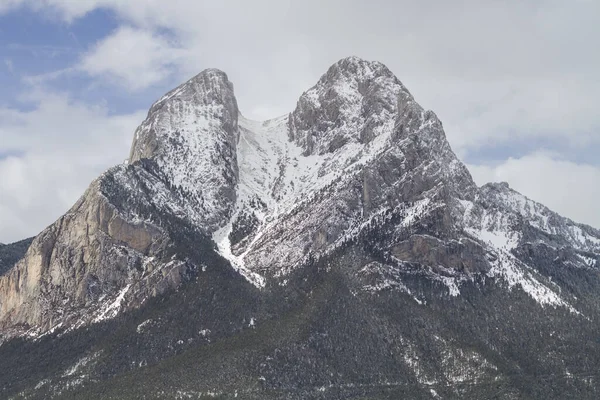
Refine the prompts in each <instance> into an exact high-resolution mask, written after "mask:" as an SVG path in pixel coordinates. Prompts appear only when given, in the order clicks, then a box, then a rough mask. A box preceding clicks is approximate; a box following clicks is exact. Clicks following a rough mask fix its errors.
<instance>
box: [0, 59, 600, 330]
mask: <svg viewBox="0 0 600 400" xmlns="http://www.w3.org/2000/svg"><path fill="white" fill-rule="evenodd" d="M207 237H210V238H212V239H213V241H214V243H215V244H216V248H217V250H218V252H219V253H220V254H221V255H222V256H223V257H225V258H226V259H227V260H229V261H230V263H231V266H232V267H233V269H235V270H236V271H237V272H239V273H240V274H241V275H242V276H243V277H244V278H246V279H247V280H248V281H249V282H251V283H252V284H253V285H255V286H256V287H258V288H267V287H268V286H269V285H268V284H269V283H274V284H283V282H285V281H286V279H287V277H288V276H289V274H290V273H291V272H294V271H296V270H298V269H300V268H302V267H304V266H306V265H307V264H308V263H309V262H310V261H311V260H318V259H320V258H323V257H326V256H328V255H330V254H332V253H333V252H335V251H337V250H339V249H340V248H343V247H344V246H349V243H355V242H357V241H359V240H363V239H362V238H364V237H368V238H369V239H368V243H367V244H368V246H369V247H370V248H371V251H373V252H376V253H377V257H379V258H380V259H381V260H391V261H389V262H390V263H389V264H384V263H380V264H377V263H375V264H370V265H371V267H370V268H368V269H367V270H368V271H369V274H370V275H373V276H376V275H377V274H378V273H379V275H380V276H381V277H384V278H385V282H384V284H379V283H377V284H364V285H363V287H368V288H370V289H369V290H370V291H375V292H376V291H377V290H375V289H376V288H407V285H405V283H404V282H402V279H403V278H402V276H403V275H402V274H403V268H406V266H407V265H410V266H411V268H412V267H414V266H415V265H417V266H418V267H419V268H420V269H421V270H422V271H426V272H427V273H426V274H424V276H425V279H430V280H432V281H436V282H442V283H443V284H444V285H445V286H446V287H447V289H448V293H449V294H450V295H452V296H458V295H460V294H461V285H462V284H463V283H464V282H474V281H475V278H476V277H477V276H482V275H483V276H487V277H488V278H492V279H494V280H498V282H500V281H503V282H504V283H506V284H507V286H508V287H509V288H514V287H517V288H521V289H522V290H523V291H524V292H525V293H527V294H528V295H529V296H531V297H532V298H534V299H535V300H536V301H537V302H538V303H540V304H542V305H551V306H561V307H567V308H569V309H570V310H574V309H573V308H572V306H571V305H570V301H571V299H570V298H567V297H565V296H563V295H562V294H561V290H560V287H555V286H554V285H553V284H552V282H550V280H549V279H546V277H544V276H543V274H542V273H541V272H540V271H539V268H537V265H536V261H535V260H534V261H531V260H527V259H526V258H527V257H530V258H531V257H533V256H530V255H527V254H525V255H523V254H522V253H523V249H524V248H525V246H527V245H529V244H532V243H533V244H543V245H545V246H547V247H548V248H550V249H553V251H555V250H556V251H559V250H560V249H564V248H566V249H569V250H573V251H574V252H575V256H569V255H568V256H565V257H567V258H568V259H567V261H565V262H564V265H571V264H572V265H575V266H586V267H591V266H594V267H596V266H597V265H598V263H597V262H595V260H597V259H598V258H599V257H600V233H599V232H598V231H597V230H595V229H593V228H591V227H588V226H585V225H581V224H575V223H573V222H572V221H570V220H567V219H565V218H562V217H560V216H559V215H557V214H555V213H553V212H552V211H550V210H548V209H547V208H546V207H544V206H542V205H540V204H538V203H535V202H533V201H531V200H529V199H527V198H525V197H524V196H522V195H520V194H519V193H517V192H514V191H512V190H510V189H509V188H508V187H506V186H505V185H502V184H489V185H485V186H483V187H481V188H478V187H477V186H476V185H475V183H474V182H473V180H472V178H471V175H470V174H469V172H468V170H467V169H466V167H465V166H464V164H463V163H462V162H460V160H459V159H458V158H457V157H456V155H455V154H454V153H453V152H452V149H451V148H450V145H449V143H448V141H447V140H446V136H445V133H444V130H443V126H442V123H441V121H440V120H439V119H438V118H437V116H436V115H435V113H433V112H432V111H427V110H425V109H423V108H422V107H421V106H420V105H419V104H418V103H417V102H416V101H415V99H414V98H413V96H412V95H411V94H410V93H409V92H408V90H407V89H406V88H405V87H404V86H403V85H402V83H401V82H400V81H399V80H398V78H396V77H395V76H394V75H393V74H392V73H391V72H390V71H389V70H388V69H387V68H386V67H385V66H384V65H383V64H381V63H377V62H368V61H365V60H362V59H359V58H357V57H349V58H346V59H343V60H340V61H339V62H337V63H335V64H334V65H332V66H331V67H330V68H329V70H328V71H327V72H326V73H325V74H324V75H323V76H322V77H321V78H320V79H319V81H318V82H317V84H316V85H315V86H314V87H312V88H310V89H309V90H308V91H306V92H305V93H304V94H303V95H302V96H301V97H300V99H299V100H298V103H297V106H296V108H295V109H294V110H293V111H292V112H291V113H290V114H288V115H284V116H282V117H279V118H276V119H273V120H269V121H264V122H259V121H251V120H248V119H246V118H244V117H243V116H242V115H241V114H240V112H239V110H238V107H237V102H236V99H235V96H234V93H233V85H232V84H231V82H229V80H228V78H227V75H226V74H225V73H223V72H221V71H218V70H214V69H209V70H205V71H203V72H202V73H200V74H198V75H197V76H195V77H193V78H192V79H190V80H189V81H188V82H186V83H184V84H183V85H181V86H179V87H178V88H176V89H175V90H173V91H171V92H169V93H168V94H167V95H165V96H163V97H162V98H161V99H159V100H158V101H157V102H156V103H154V105H153V106H152V107H151V109H150V111H149V113H148V116H147V118H146V120H145V121H143V122H142V124H141V125H140V127H139V128H138V129H137V130H136V132H135V136H134V141H133V144H132V149H131V155H130V159H129V163H128V164H124V165H119V166H116V167H114V168H111V169H110V170H109V171H107V172H106V173H105V174H103V175H102V176H101V177H100V178H99V179H97V180H96V181H94V182H93V183H92V185H91V186H90V188H89V189H88V191H87V192H86V194H85V195H84V196H83V197H82V199H81V200H80V201H79V202H78V203H77V204H76V205H75V206H74V207H73V208H72V210H70V211H69V213H67V214H66V215H65V216H64V217H62V218H61V219H60V220H59V221H57V222H56V223H55V224H54V225H52V226H51V227H49V228H48V229H47V230H45V231H44V232H42V234H40V235H39V236H38V237H37V238H36V239H35V240H34V243H33V245H32V247H31V248H30V250H29V251H28V254H27V255H26V256H25V258H24V259H23V260H22V261H21V262H19V263H18V264H17V266H16V267H15V268H14V269H13V270H12V271H9V272H8V273H7V275H6V276H2V277H0V327H2V326H15V325H16V324H21V323H23V324H28V326H30V327H32V328H31V329H34V330H35V332H38V328H39V330H40V331H44V330H49V329H52V327H53V326H57V324H58V323H59V322H57V321H61V322H62V321H68V322H69V323H71V324H72V325H73V324H75V326H81V325H84V324H87V323H90V322H92V321H93V320H94V319H97V320H101V319H103V318H112V317H114V316H115V315H117V314H119V313H120V312H123V311H125V310H127V309H129V308H132V307H135V306H138V305H139V304H142V303H143V302H144V301H146V300H147V299H148V298H149V297H151V296H155V295H160V294H162V293H164V292H165V291H166V290H167V289H169V288H176V287H178V285H181V284H182V282H183V281H185V279H187V278H188V277H189V276H191V275H193V274H194V273H196V272H195V271H198V270H203V269H204V268H206V265H204V264H203V261H202V260H200V261H198V260H196V262H191V261H190V260H189V259H190V256H189V255H185V254H184V253H193V252H194V251H195V250H196V248H197V247H199V243H204V240H205V239H206V238H207ZM204 244H206V243H204ZM173 249H178V250H177V252H175V253H173V252H174V250H173ZM203 249H204V248H203ZM205 250H206V249H205ZM210 251H212V249H211V250H210ZM208 252H209V250H206V251H205V253H203V254H205V255H206V253H208ZM536 252H538V253H539V250H537V249H533V250H531V251H530V252H529V253H531V254H534V256H535V254H537V253H536ZM180 253H181V254H180ZM194 254H196V253H194ZM196 255H197V254H196ZM554 258H557V259H559V260H560V259H561V258H560V257H558V256H554ZM378 262H379V261H378ZM561 262H562V261H561ZM568 263H571V264H568ZM377 265H380V266H381V268H380V270H379V271H378V270H377V268H379V267H377ZM353 267H354V266H353ZM356 267H357V271H367V270H364V267H365V266H364V265H361V266H356ZM390 271H395V273H391V272H390ZM369 274H367V275H369ZM359 275H360V274H359ZM363 275H364V274H363ZM24 277H25V278H24ZM394 279H395V280H396V281H395V283H394V282H393V280H394ZM407 290H408V289H407ZM409 292H410V293H411V295H412V296H414V297H415V298H416V299H418V298H419V293H416V292H414V291H409ZM64 304H72V305H73V306H72V307H70V308H69V307H64V306H63V305H64ZM67 325H68V324H66V323H65V324H64V325H63V326H64V327H67Z"/></svg>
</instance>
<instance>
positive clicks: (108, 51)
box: [78, 26, 186, 90]
mask: <svg viewBox="0 0 600 400" xmlns="http://www.w3.org/2000/svg"><path fill="white" fill-rule="evenodd" d="M185 54H186V51H185V50H183V49H181V48H179V47H177V44H175V43H173V42H172V41H170V40H168V39H167V38H165V37H163V36H160V35H157V34H154V33H152V32H150V31H147V30H141V29H136V28H132V27H127V26H126V27H121V28H119V29H118V30H117V31H115V32H113V33H112V34H111V35H110V36H108V37H106V38H104V39H102V40H101V41H100V42H99V43H97V44H96V45H95V46H94V47H93V48H92V49H91V50H90V51H89V52H88V53H86V54H85V55H84V56H83V58H82V60H81V62H80V64H79V67H78V69H80V70H83V71H85V72H86V73H88V74H89V75H91V76H96V77H98V76H100V77H107V78H108V79H111V80H113V81H115V82H116V83H117V84H119V85H124V86H126V87H127V88H129V89H131V90H139V89H144V88H147V87H148V86H151V85H154V84H157V83H159V82H161V81H163V80H164V79H166V78H167V77H169V75H170V74H171V73H172V69H173V67H174V66H176V65H177V64H178V63H179V62H181V60H182V59H184V58H185Z"/></svg>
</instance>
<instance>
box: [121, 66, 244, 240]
mask: <svg viewBox="0 0 600 400" xmlns="http://www.w3.org/2000/svg"><path fill="white" fill-rule="evenodd" d="M237 118H238V107H237V102H236V99H235V96H234V94H233V85H232V84H231V82H229V80H228V79H227V75H226V74H225V73H223V72H221V71H219V70H216V69H208V70H205V71H203V72H202V73H200V74H198V75H197V76H195V77H194V78H192V79H190V80H189V81H188V82H186V83H184V84H183V85H181V86H179V87H178V88H176V89H175V90H173V91H171V92H169V93H168V94H167V95H165V96H163V97H162V98H161V99H160V100H159V101H157V102H156V103H154V104H153V105H152V107H151V108H150V111H149V112H148V117H147V118H146V120H145V121H144V122H142V124H141V125H140V127H139V128H138V129H137V130H136V132H135V136H134V141H133V145H132V148H131V154H130V160H129V161H130V162H131V163H133V162H135V161H137V160H140V159H143V158H147V159H152V160H154V161H155V162H156V163H157V164H158V166H159V168H160V170H161V172H162V174H163V176H164V177H165V178H166V180H167V181H168V182H169V184H170V186H172V187H173V188H174V189H176V190H178V191H181V192H182V196H181V197H182V198H183V199H185V200H186V202H188V203H189V204H191V205H192V207H191V209H192V211H193V212H192V213H191V214H190V215H189V217H190V218H191V219H192V220H193V221H194V223H196V224H197V225H202V226H204V227H205V228H208V229H212V228H214V227H216V226H218V225H219V224H220V223H221V221H222V220H223V219H224V218H225V217H227V216H229V215H230V213H231V208H232V206H233V203H234V202H235V197H236V194H235V186H236V183H237V177H238V163H237V160H236V143H237V139H238V137H237V136H238V127H237Z"/></svg>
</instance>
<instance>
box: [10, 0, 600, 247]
mask: <svg viewBox="0 0 600 400" xmlns="http://www.w3.org/2000/svg"><path fill="white" fill-rule="evenodd" d="M599 43H600V2H599V1H597V0H570V1H564V0H521V1H502V2H501V1H492V0H490V1H486V0H457V1H452V2H449V1H445V0H438V1H433V0H432V1H427V2H425V1H411V0H403V1H399V0H372V1H365V0H361V1H359V0H297V1H291V0H276V1H275V0H273V1H265V0H254V1H247V0H236V1H233V0H219V1H202V0H169V1H164V0H127V1H124V0H123V1H119V0H78V1H75V0H0V242H4V243H8V242H12V241H16V240H19V239H22V238H25V237H29V236H33V235H35V234H37V233H39V232H40V231H41V230H42V229H44V228H45V227H46V226H47V225H49V224H51V223H52V222H53V221H55V220H56V219H57V218H58V217H60V215H62V214H64V213H65V212H66V211H67V210H68V209H69V208H70V207H71V206H72V205H73V204H74V203H75V201H76V200H77V199H78V198H79V197H80V196H81V195H82V194H83V193H84V191H85V189H86V188H87V187H88V185H89V184H90V182H91V181H92V180H93V179H95V178H96V177H97V176H99V175H100V174H101V173H102V171H104V170H106V169H107V168H109V167H111V166H113V165H115V164H118V163H121V162H123V161H124V160H125V159H126V158H127V156H128V153H129V147H130V145H131V141H132V138H133V132H134V130H135V128H136V127H137V125H139V123H140V122H141V121H142V120H143V119H144V117H145V115H146V113H147V110H148V108H149V106H150V105H151V104H152V103H153V101H155V100H156V99H158V98H159V97H161V96H162V95H163V94H164V93H166V92H167V91H168V90H170V89H172V88H173V87H175V86H177V85H178V84H180V83H182V82H184V81H185V80H186V79H188V78H190V77H192V76H194V75H195V74H197V73H199V72H200V71H202V70H203V69H205V68H219V69H221V70H223V71H225V72H226V73H227V74H228V76H229V79H230V80H231V81H232V82H233V83H234V85H235V93H236V97H237V99H238V104H239V106H240V109H241V112H242V113H243V114H244V115H245V116H246V117H249V118H252V119H258V120H262V119H267V118H271V117H276V116H279V115H282V114H285V113H286V112H289V111H291V110H293V108H294V107H295V104H296V101H297V99H298V98H299V97H300V95H301V94H302V93H303V92H304V91H305V90H307V89H308V88H310V87H311V86H312V85H314V84H315V83H316V81H317V80H318V78H319V77H320V75H322V74H323V73H324V72H325V71H326V70H327V68H328V67H329V66H330V65H331V64H333V63H334V62H336V61H337V60H339V59H341V58H343V57H347V56H350V55H356V56H359V57H362V58H365V59H368V60H376V61H381V62H383V63H384V64H386V65H387V66H388V67H389V68H390V70H392V72H394V73H395V74H396V75H397V76H398V78H399V79H400V80H401V81H402V82H403V83H404V85H405V86H406V87H407V88H408V89H409V90H410V91H411V93H412V94H413V95H414V97H415V99H416V100H417V101H418V102H419V103H420V104H421V105H422V106H423V107H424V108H426V109H431V110H434V111H435V113H436V114H437V115H438V117H439V118H440V119H441V120H442V122H443V124H444V128H445V132H446V135H447V137H448V140H449V141H450V144H451V145H452V148H453V149H454V151H455V152H456V153H457V155H458V156H459V157H460V159H461V160H462V161H463V162H465V163H466V164H467V166H468V168H469V170H470V171H471V173H472V175H473V178H474V179H475V181H476V182H477V183H478V184H480V185H481V184H484V183H486V182H489V181H506V182H508V183H509V184H510V186H511V187H512V188H514V189H516V190H518V191H519V192H521V193H523V194H525V195H526V196H528V197H530V198H532V199H534V200H536V201H539V202H542V203H543V204H545V205H547V206H548V207H550V208H551V209H553V210H554V211H557V212H559V213H560V214H562V215H564V216H567V217H569V218H572V219H574V220H576V221H578V222H584V223H587V224H590V225H592V226H595V227H599V228H600V206H599V205H598V204H600V156H599V154H600V112H598V109H597V101H598V99H599V98H600V77H599V75H598V71H600V51H598V49H597V47H598V44H599Z"/></svg>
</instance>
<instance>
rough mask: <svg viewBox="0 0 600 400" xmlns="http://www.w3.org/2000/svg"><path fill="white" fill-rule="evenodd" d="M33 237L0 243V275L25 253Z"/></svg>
mask: <svg viewBox="0 0 600 400" xmlns="http://www.w3.org/2000/svg"><path fill="white" fill-rule="evenodd" d="M32 240H33V238H29V239H23V240H20V241H18V242H15V243H10V244H0V276H1V275H4V273H5V272H7V271H8V270H10V269H11V268H12V267H13V266H14V265H15V263H16V262H17V261H19V260H20V259H21V258H23V256H24V255H25V252H26V251H27V248H28V247H29V245H30V244H31V242H32Z"/></svg>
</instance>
